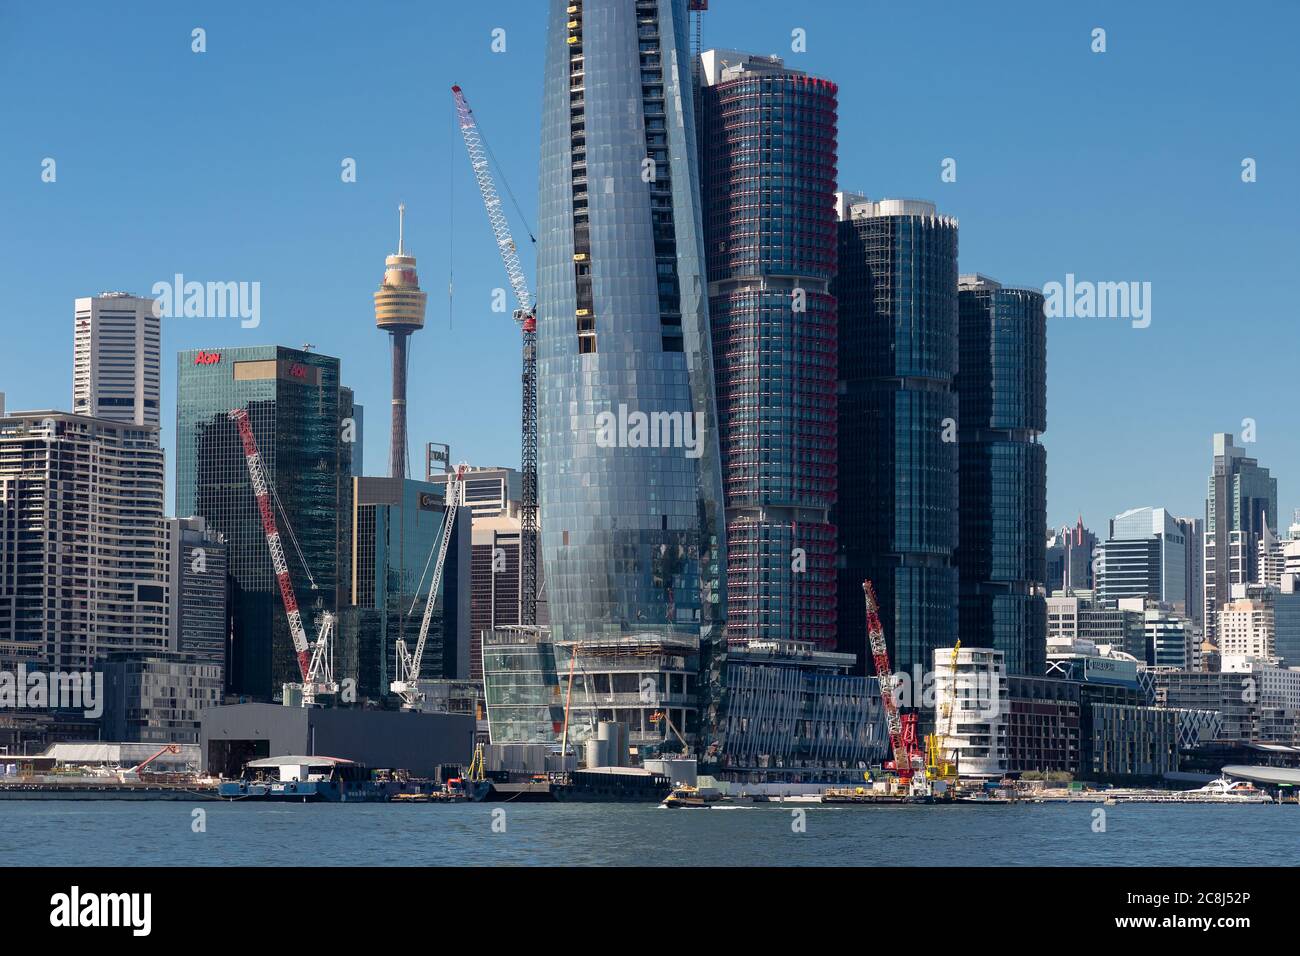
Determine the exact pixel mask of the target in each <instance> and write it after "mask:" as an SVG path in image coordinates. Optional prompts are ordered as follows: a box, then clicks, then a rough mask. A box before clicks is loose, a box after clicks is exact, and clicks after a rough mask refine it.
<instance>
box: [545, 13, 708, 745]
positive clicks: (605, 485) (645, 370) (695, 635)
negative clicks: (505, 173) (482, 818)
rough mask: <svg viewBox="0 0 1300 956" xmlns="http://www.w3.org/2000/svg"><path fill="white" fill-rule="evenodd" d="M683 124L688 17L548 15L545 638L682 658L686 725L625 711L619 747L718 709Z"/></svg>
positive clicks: (695, 261)
mask: <svg viewBox="0 0 1300 956" xmlns="http://www.w3.org/2000/svg"><path fill="white" fill-rule="evenodd" d="M694 112H695V111H694V103H693V98H692V82H691V61H690V52H689V47H688V42H687V4H686V0H551V4H550V17H549V25H548V31H547V40H546V68H545V83H544V99H543V120H542V147H541V170H540V217H539V218H540V231H539V236H540V240H539V242H538V282H537V286H538V295H537V299H538V333H537V341H538V372H539V375H538V378H539V381H538V426H539V480H540V492H541V508H542V515H541V527H542V556H543V563H544V568H545V580H546V592H547V600H548V602H549V607H550V617H551V627H552V634H553V637H554V639H555V641H556V643H557V645H564V644H568V643H569V642H574V644H576V646H577V647H578V648H579V653H580V655H586V656H585V657H582V656H580V663H583V662H584V661H585V662H588V663H590V655H592V654H595V653H597V648H598V647H605V648H609V647H617V648H619V650H618V651H617V653H618V654H620V655H621V654H623V653H624V652H625V651H627V649H628V648H630V647H633V646H635V645H638V644H644V645H645V652H646V654H647V655H648V658H647V659H649V658H653V657H654V656H655V655H656V654H657V653H658V651H656V649H655V648H656V642H660V643H662V642H668V643H670V644H672V645H673V647H674V650H673V651H672V653H673V654H674V655H679V654H680V653H681V647H682V646H683V645H685V646H687V647H692V646H694V645H696V644H698V646H699V652H698V656H699V659H700V665H699V666H700V676H701V678H702V679H701V681H700V682H699V683H698V686H699V687H700V688H701V689H702V691H701V694H700V695H699V697H698V698H697V700H698V702H699V705H700V706H701V707H702V708H703V712H702V713H701V712H699V711H698V710H697V708H696V707H695V706H693V705H691V704H689V703H686V702H685V701H681V703H665V704H664V705H663V706H662V707H661V706H660V703H659V701H658V698H657V697H656V696H655V695H654V694H650V695H646V694H640V695H639V696H638V694H637V693H631V694H627V695H623V696H625V697H627V698H628V700H627V701H625V702H624V703H625V706H619V707H617V709H615V710H614V711H612V712H611V714H609V715H608V716H609V717H611V718H612V719H617V720H620V721H627V722H628V723H629V724H630V725H631V732H632V739H633V741H634V742H636V741H637V740H638V739H640V740H642V741H645V742H647V743H648V742H650V741H651V739H652V738H658V739H662V738H663V737H664V736H665V735H666V734H668V729H667V728H666V727H665V726H664V723H663V721H662V719H661V718H660V719H658V720H656V719H655V718H656V715H657V714H661V712H662V710H663V707H672V708H675V709H674V710H672V712H671V713H670V714H669V717H670V719H671V720H672V722H673V725H674V726H675V727H678V728H682V727H685V729H686V730H687V732H688V734H689V732H691V731H693V730H694V729H695V728H696V727H697V726H698V722H699V721H701V720H702V721H703V723H704V724H705V726H706V727H712V726H714V725H715V724H716V714H715V713H714V710H715V708H716V706H717V703H718V698H719V696H720V682H721V654H722V652H723V650H724V645H723V644H722V624H723V620H724V608H725V583H724V578H725V562H726V558H725V551H726V543H725V539H724V525H723V520H722V511H721V498H722V490H721V478H720V472H719V466H718V432H717V420H716V414H715V408H714V391H713V389H714V382H713V360H712V355H711V341H710V330H709V316H708V302H707V299H706V293H705V276H704V250H703V243H702V239H701V225H700V207H699V170H698V153H697V146H696V134H695V115H694ZM659 650H660V651H662V647H661V648H659ZM649 666H650V667H651V669H652V670H653V664H651V665H649ZM580 670H581V668H580ZM579 693H580V692H579V691H578V690H576V689H575V691H574V694H575V696H577V695H579ZM616 696H617V695H616ZM652 698H653V699H652ZM679 700H680V699H679ZM601 716H602V718H604V717H605V716H606V715H604V714H602V715H601ZM577 729H579V728H575V730H577ZM707 733H712V731H711V730H709V731H707ZM705 746H706V747H707V742H706V743H705Z"/></svg>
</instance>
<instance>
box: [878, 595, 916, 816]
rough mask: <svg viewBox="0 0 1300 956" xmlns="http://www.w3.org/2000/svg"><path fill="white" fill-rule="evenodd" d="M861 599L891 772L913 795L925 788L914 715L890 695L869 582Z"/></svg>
mask: <svg viewBox="0 0 1300 956" xmlns="http://www.w3.org/2000/svg"><path fill="white" fill-rule="evenodd" d="M862 595H863V600H864V601H865V602H866V609H867V639H868V641H869V643H870V645H871V659H872V661H873V662H874V663H875V665H876V678H877V679H878V680H879V682H880V700H881V702H882V704H883V705H884V708H885V720H886V722H887V723H888V725H889V746H890V749H891V750H892V751H893V753H894V772H895V773H896V774H898V779H899V780H901V781H903V782H904V783H905V784H907V785H908V789H909V791H910V792H912V793H913V794H919V793H924V792H926V791H927V790H928V784H927V782H926V777H925V759H924V757H923V756H922V754H921V750H920V748H919V747H918V746H917V741H916V716H915V715H914V714H907V715H900V714H899V712H898V698H897V697H895V695H894V673H893V670H892V668H891V667H890V666H889V647H888V645H887V644H886V643H885V629H884V627H883V626H882V625H881V623H880V610H879V609H880V605H879V602H877V600H876V589H875V588H874V587H872V586H871V582H870V581H863V582H862Z"/></svg>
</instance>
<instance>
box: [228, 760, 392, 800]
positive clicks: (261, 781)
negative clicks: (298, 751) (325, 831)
mask: <svg viewBox="0 0 1300 956" xmlns="http://www.w3.org/2000/svg"><path fill="white" fill-rule="evenodd" d="M404 789H405V785H404V783H403V782H402V781H400V780H398V779H396V778H394V777H392V776H391V775H389V774H386V773H384V772H383V771H371V770H369V769H367V768H366V767H364V766H363V765H361V764H358V763H354V762H353V761H351V760H344V759H343V758H341V757H316V756H310V757H304V756H286V757H267V758H265V759H262V760H252V761H249V762H248V763H247V764H246V765H245V766H244V775H243V777H241V778H240V779H239V780H229V781H225V782H223V783H221V784H220V785H219V786H218V788H217V790H218V794H219V796H220V797H221V799H223V800H271V801H282V802H291V803H386V802H387V801H389V800H391V799H392V798H393V797H394V796H396V795H397V794H398V793H401V792H403V790H404Z"/></svg>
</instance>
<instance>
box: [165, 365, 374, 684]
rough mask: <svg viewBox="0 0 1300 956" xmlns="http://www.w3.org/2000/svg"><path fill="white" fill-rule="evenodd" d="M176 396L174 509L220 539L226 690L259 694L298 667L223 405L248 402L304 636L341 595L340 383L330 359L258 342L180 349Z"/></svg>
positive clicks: (346, 527) (347, 452)
mask: <svg viewBox="0 0 1300 956" xmlns="http://www.w3.org/2000/svg"><path fill="white" fill-rule="evenodd" d="M176 394H177V409H176V510H177V512H178V513H179V514H182V515H194V516H197V517H200V518H203V519H204V520H205V521H206V524H207V527H208V528H210V529H212V530H213V531H214V532H216V533H219V534H221V535H222V536H223V537H224V538H225V540H226V547H227V549H228V550H227V553H228V560H229V570H230V576H231V579H232V592H231V615H232V633H231V645H230V646H231V653H230V658H229V661H228V673H227V684H228V686H229V688H230V690H231V692H232V693H236V694H245V695H248V696H251V697H255V698H261V699H263V700H269V699H271V698H272V697H273V696H274V695H276V694H278V693H279V692H280V688H281V685H282V684H284V683H286V682H289V681H296V680H299V679H300V676H299V670H298V663H297V659H296V657H295V655H294V652H293V642H292V638H291V635H290V633H289V627H288V622H287V620H286V617H285V613H284V608H283V606H282V604H281V598H280V591H279V588H278V586H277V584H276V579H275V572H274V569H273V568H272V564H271V556H270V552H269V551H268V549H267V544H266V537H265V535H264V533H263V529H262V521H261V517H260V515H259V512H258V508H257V503H256V501H255V499H254V497H253V489H252V485H251V483H250V482H249V478H248V470H247V464H246V462H245V458H244V451H243V446H242V445H241V443H240V440H239V433H238V431H237V430H236V428H235V424H234V422H232V421H231V420H230V417H229V414H230V411H231V410H232V409H236V408H243V409H246V410H247V412H248V417H249V421H250V423H251V425H252V429H253V435H254V437H255V438H256V439H257V443H258V446H259V449H260V451H261V455H262V464H263V466H264V469H265V472H266V475H267V478H268V480H269V481H270V482H271V484H273V486H274V487H275V490H276V493H277V498H278V501H277V507H276V512H277V519H278V520H279V522H280V533H281V535H282V537H283V539H284V541H285V543H286V545H288V546H287V547H286V548H285V551H286V558H287V561H288V565H289V572H290V577H291V579H292V581H293V586H294V590H295V591H296V593H297V597H298V604H299V606H300V607H301V608H302V611H303V622H304V626H305V627H306V630H307V632H308V636H309V639H311V638H312V637H314V634H315V630H316V622H317V621H318V619H319V614H320V612H321V611H322V610H328V611H336V610H337V609H338V605H339V597H340V596H341V595H346V591H345V585H346V576H347V567H348V561H347V556H348V554H349V552H350V550H351V549H350V533H351V530H350V522H349V521H348V520H347V516H348V515H349V514H351V511H352V503H351V495H352V480H351V470H352V464H351V455H352V449H353V447H354V446H353V443H352V442H351V441H347V440H345V435H347V433H348V425H349V424H350V422H349V421H348V419H349V414H350V411H351V392H350V390H349V389H346V388H341V387H340V385H339V360H338V359H336V358H331V357H330V356H327V355H320V354H317V353H315V352H305V351H301V350H298V349H290V348H284V347H280V346H274V345H267V346H250V347H245V348H232V349H211V350H209V349H197V350H191V351H186V352H181V353H179V354H178V356H177V370H176ZM290 530H292V534H290ZM299 551H301V555H302V557H301V559H300V558H299ZM336 672H337V668H336ZM336 676H339V677H348V676H354V675H348V674H345V673H343V674H339V673H336Z"/></svg>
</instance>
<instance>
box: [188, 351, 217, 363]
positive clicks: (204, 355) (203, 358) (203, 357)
mask: <svg viewBox="0 0 1300 956" xmlns="http://www.w3.org/2000/svg"><path fill="white" fill-rule="evenodd" d="M220 361H221V353H220V352H204V351H203V350H202V349H200V350H199V354H198V355H196V356H194V364H195V365H216V364H217V363H218V362H220Z"/></svg>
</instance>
